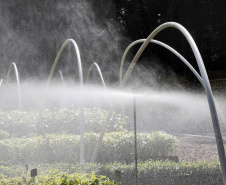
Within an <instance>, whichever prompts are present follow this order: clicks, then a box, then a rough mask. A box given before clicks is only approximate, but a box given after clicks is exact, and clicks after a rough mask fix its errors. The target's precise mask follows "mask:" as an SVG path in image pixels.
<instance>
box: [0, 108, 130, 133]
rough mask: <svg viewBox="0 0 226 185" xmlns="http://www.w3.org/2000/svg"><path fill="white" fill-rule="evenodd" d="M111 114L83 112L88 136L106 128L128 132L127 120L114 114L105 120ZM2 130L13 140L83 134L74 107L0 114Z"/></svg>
mask: <svg viewBox="0 0 226 185" xmlns="http://www.w3.org/2000/svg"><path fill="white" fill-rule="evenodd" d="M107 114H108V111H107V110H102V109H98V108H93V109H88V108H85V109H84V120H85V127H86V129H87V130H86V132H95V133H98V132H100V130H101V128H102V127H103V124H107V129H108V131H109V132H110V131H121V130H125V126H126V124H127V123H126V119H125V118H123V117H122V116H121V115H120V114H116V113H114V112H113V114H112V116H111V117H110V120H106V117H107ZM0 120H1V121H0V129H2V130H4V131H5V132H8V134H9V135H10V136H14V137H22V136H30V135H34V134H36V133H40V134H41V133H61V134H62V133H69V134H70V133H71V134H72V133H73V134H79V133H80V122H79V120H80V110H79V109H76V108H74V107H69V108H64V109H57V108H54V109H51V110H50V109H44V110H42V111H37V110H32V111H29V112H21V111H0Z"/></svg>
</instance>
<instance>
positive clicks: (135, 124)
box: [133, 94, 138, 185]
mask: <svg viewBox="0 0 226 185" xmlns="http://www.w3.org/2000/svg"><path fill="white" fill-rule="evenodd" d="M133 117H134V154H135V156H134V157H135V176H136V185H138V167H137V112H136V94H134V97H133Z"/></svg>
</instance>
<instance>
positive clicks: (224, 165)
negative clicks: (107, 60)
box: [120, 22, 226, 185]
mask: <svg viewBox="0 0 226 185" xmlns="http://www.w3.org/2000/svg"><path fill="white" fill-rule="evenodd" d="M169 27H172V28H176V29H177V30H179V31H180V32H181V33H182V34H183V35H184V36H185V38H186V39H187V41H188V43H189V45H190V47H191V49H192V51H193V53H194V55H195V59H196V62H197V64H198V67H199V71H200V73H201V77H202V81H203V86H204V89H205V92H206V96H207V100H208V104H209V109H210V114H211V117H212V122H213V128H214V132H215V138H216V143H217V149H218V155H219V159H220V164H221V170H222V176H223V182H224V185H226V158H225V150H224V144H223V139H222V135H221V130H220V125H219V121H218V116H217V111H216V106H215V102H214V97H213V93H212V90H211V86H210V83H209V78H208V75H207V72H206V68H205V65H204V63H203V60H202V57H201V55H200V52H199V50H198V47H197V45H196V43H195V41H194V40H193V38H192V37H191V35H190V33H189V32H188V31H187V30H186V29H185V28H184V27H183V26H182V25H180V24H178V23H175V22H167V23H164V24H162V25H160V26H159V27H157V28H156V29H155V30H154V31H153V32H152V33H151V34H150V35H149V36H148V38H147V39H146V40H145V42H144V43H143V44H142V45H141V47H140V49H139V50H138V52H137V53H136V55H135V57H134V58H133V60H132V62H131V64H130V66H129V68H128V69H127V71H126V74H125V76H124V78H123V79H122V82H121V83H120V86H121V87H124V86H125V84H126V82H127V80H128V78H129V76H130V74H131V72H132V70H133V68H134V66H135V65H136V63H137V61H138V59H139V58H140V56H141V54H142V53H143V51H144V50H145V48H146V47H147V45H148V44H149V42H150V41H151V40H152V39H153V38H154V37H155V36H156V35H157V34H158V33H159V32H161V31H162V30H164V29H166V28H169Z"/></svg>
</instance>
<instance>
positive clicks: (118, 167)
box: [99, 160, 223, 185]
mask: <svg viewBox="0 0 226 185" xmlns="http://www.w3.org/2000/svg"><path fill="white" fill-rule="evenodd" d="M134 167H135V165H134V164H129V165H126V164H121V163H114V164H108V165H105V166H104V167H103V168H102V171H100V172H99V173H101V174H104V175H107V176H108V177H110V179H116V180H117V181H120V184H123V185H130V184H135V169H134ZM138 182H139V184H144V185H183V184H184V185H187V184H197V185H198V184H205V185H217V184H223V178H222V173H221V169H220V164H219V162H214V161H213V162H211V163H207V162H190V163H176V162H172V161H151V160H150V161H146V162H144V163H139V164H138Z"/></svg>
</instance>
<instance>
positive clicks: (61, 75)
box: [57, 70, 64, 87]
mask: <svg viewBox="0 0 226 185" xmlns="http://www.w3.org/2000/svg"><path fill="white" fill-rule="evenodd" d="M57 72H58V73H59V74H60V79H61V82H62V85H63V87H64V76H63V74H62V72H61V70H58V71H57Z"/></svg>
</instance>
